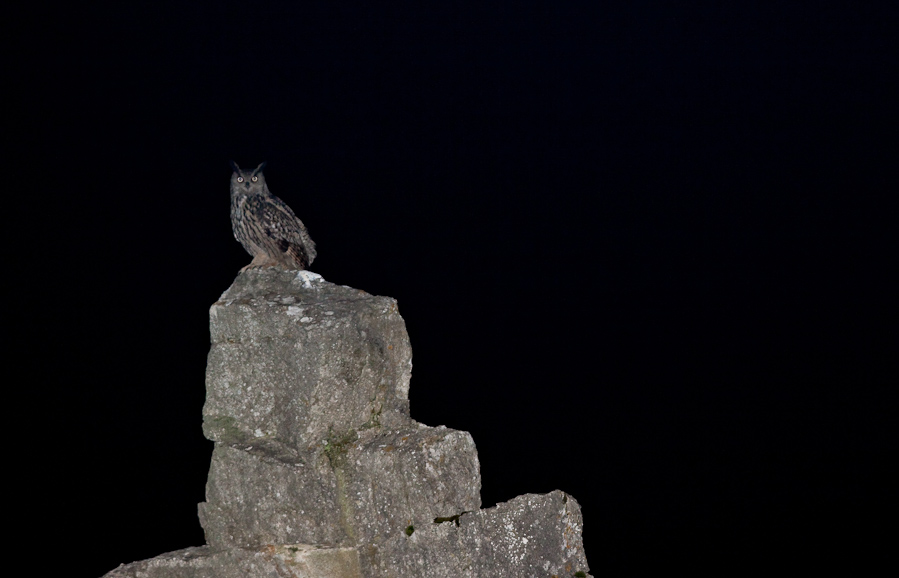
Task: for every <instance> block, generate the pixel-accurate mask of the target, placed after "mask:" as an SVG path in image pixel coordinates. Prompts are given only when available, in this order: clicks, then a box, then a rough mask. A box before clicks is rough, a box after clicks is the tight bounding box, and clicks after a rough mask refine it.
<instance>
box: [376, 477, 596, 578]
mask: <svg viewBox="0 0 899 578" xmlns="http://www.w3.org/2000/svg"><path fill="white" fill-rule="evenodd" d="M582 529H583V520H582V518H581V509H580V506H579V505H578V503H577V502H576V501H575V500H574V498H572V497H571V496H569V495H568V494H565V493H564V492H560V491H558V490H556V491H554V492H550V493H548V494H542V495H540V494H525V495H523V496H518V497H517V498H514V499H512V500H509V501H508V502H504V503H502V504H497V506H496V507H494V508H489V509H486V510H480V511H477V512H467V513H465V514H462V515H461V516H459V517H458V518H457V519H455V520H448V521H443V522H441V523H432V524H426V525H422V526H416V527H415V531H414V532H412V534H411V535H409V536H405V535H404V536H396V537H393V538H391V539H390V540H388V541H387V542H385V543H384V544H382V545H380V546H379V548H378V551H377V552H376V553H370V552H360V556H361V557H362V560H363V564H362V567H363V574H365V575H371V576H395V577H403V576H409V577H412V576H433V577H441V578H443V577H446V578H450V577H454V578H455V577H467V578H475V577H488V576H516V577H521V578H525V577H530V576H533V577H541V578H548V577H551V576H556V577H562V576H565V577H570V576H574V575H575V573H577V572H584V574H585V575H587V574H586V573H587V572H588V571H589V568H588V566H587V558H586V556H585V554H584V545H583V541H582V538H581V531H582ZM367 566H371V569H369V568H368V567H367Z"/></svg>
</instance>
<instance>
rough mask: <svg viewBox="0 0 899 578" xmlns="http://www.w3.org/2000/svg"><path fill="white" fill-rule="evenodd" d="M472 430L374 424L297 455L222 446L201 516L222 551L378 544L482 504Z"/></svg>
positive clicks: (210, 540)
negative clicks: (393, 427) (273, 546)
mask: <svg viewBox="0 0 899 578" xmlns="http://www.w3.org/2000/svg"><path fill="white" fill-rule="evenodd" d="M480 491H481V479H480V466H479V463H478V457H477V450H476V449H475V445H474V441H473V440H472V439H471V436H470V435H469V434H468V433H467V432H460V431H456V430H452V429H448V428H445V427H438V428H430V427H426V426H423V425H418V426H417V427H412V428H408V429H401V430H386V431H383V430H380V429H377V428H369V429H367V430H363V431H361V432H359V433H355V432H354V433H352V434H350V435H348V436H347V437H345V438H342V439H335V440H331V442H330V443H329V444H328V445H327V446H326V447H325V448H324V449H323V450H322V451H321V452H319V453H312V452H309V453H305V454H303V455H302V457H295V458H290V457H287V456H283V455H275V454H273V453H272V452H270V451H268V450H267V449H266V448H264V447H252V446H248V447H246V448H234V447H230V446H225V445H221V444H220V445H218V446H217V447H216V449H215V450H214V452H213V456H212V466H211V467H210V470H209V478H208V481H207V484H206V502H204V503H203V504H200V520H201V523H202V524H203V528H204V530H205V532H206V541H207V542H208V543H209V544H210V545H212V546H215V547H220V548H228V547H241V548H257V547H259V546H260V545H263V544H291V543H297V542H301V543H306V544H324V545H332V546H336V545H357V544H374V543H379V542H382V541H384V540H386V539H389V538H390V537H392V536H400V535H402V534H403V531H404V530H405V529H406V528H407V527H408V526H409V525H410V524H411V525H424V524H429V523H432V522H433V520H434V519H435V518H439V517H448V516H452V515H454V514H457V513H459V512H463V511H472V510H477V509H478V508H479V507H480V505H481V499H480Z"/></svg>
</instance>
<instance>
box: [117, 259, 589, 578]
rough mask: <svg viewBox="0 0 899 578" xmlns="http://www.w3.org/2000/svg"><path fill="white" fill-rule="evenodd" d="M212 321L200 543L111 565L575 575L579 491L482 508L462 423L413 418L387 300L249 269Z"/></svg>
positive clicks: (195, 577)
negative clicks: (209, 446) (458, 426)
mask: <svg viewBox="0 0 899 578" xmlns="http://www.w3.org/2000/svg"><path fill="white" fill-rule="evenodd" d="M210 332H211V336H212V347H211V349H210V352H209V360H208V366H207V375H206V404H205V406H204V408H203V432H204V434H205V435H206V437H207V438H209V439H210V440H212V441H214V442H216V445H215V450H214V451H213V454H212V464H211V466H210V470H209V478H208V480H207V484H206V501H205V502H203V503H201V504H200V505H199V517H200V523H201V524H202V526H203V529H204V531H205V533H206V541H207V545H206V546H202V547H196V548H187V549H185V550H179V551H176V552H170V553H168V554H163V555H161V556H157V557H156V558H152V559H150V560H144V561H141V562H135V563H132V564H128V565H123V566H120V567H119V568H117V569H115V570H113V571H111V572H109V573H108V574H106V578H124V577H133V578H201V577H202V578H206V577H213V576H215V577H222V578H230V577H231V576H235V577H237V576H241V577H257V576H258V577H262V576H285V577H297V578H299V577H305V576H310V577H311V576H316V577H329V576H333V577H335V578H343V577H351V576H352V577H359V578H363V577H364V578H375V577H388V576H389V577H400V576H434V577H447V578H449V577H454V578H455V577H472V578H474V577H481V576H484V577H486V576H501V575H502V576H546V577H550V576H557V577H562V576H584V575H586V572H587V571H588V568H587V561H586V557H585V555H584V551H583V543H582V540H581V529H582V519H581V512H580V508H579V506H578V504H577V502H576V501H575V500H574V498H572V497H571V496H568V495H567V494H565V493H563V492H560V491H555V492H551V493H549V494H545V495H534V494H528V495H524V496H519V497H518V498H515V499H513V500H510V501H509V502H506V503H503V504H498V505H497V506H496V507H494V508H489V509H486V510H481V509H480V506H481V499H480V487H481V480H480V466H479V463H478V456H477V451H476V449H475V445H474V441H473V440H472V438H471V436H470V435H469V434H468V433H467V432H462V431H457V430H453V429H449V428H446V427H443V426H440V427H428V426H425V425H423V424H420V423H417V422H415V421H414V420H412V419H411V417H410V416H409V382H410V377H411V370H412V348H411V346H410V344H409V337H408V334H407V333H406V328H405V323H404V322H403V319H402V317H400V314H399V311H398V309H397V305H396V301H395V300H393V299H390V298H387V297H376V296H372V295H369V294H367V293H365V292H363V291H359V290H357V289H352V288H350V287H346V286H338V285H334V284H332V283H327V282H325V281H324V280H323V279H322V278H321V277H320V276H319V275H316V274H315V273H311V272H308V271H281V270H274V269H268V270H251V271H247V272H244V273H241V274H240V275H239V276H238V277H237V279H236V280H235V281H234V283H233V285H232V286H231V287H230V288H229V289H228V290H227V291H226V292H225V293H224V294H223V295H222V296H221V298H220V299H219V300H218V301H217V302H216V303H215V304H214V305H213V306H212V308H211V310H210Z"/></svg>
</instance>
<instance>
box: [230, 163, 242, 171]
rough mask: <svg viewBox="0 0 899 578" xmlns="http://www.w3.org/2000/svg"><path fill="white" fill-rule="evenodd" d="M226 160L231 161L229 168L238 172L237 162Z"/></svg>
mask: <svg viewBox="0 0 899 578" xmlns="http://www.w3.org/2000/svg"><path fill="white" fill-rule="evenodd" d="M228 162H229V163H231V170H233V171H234V172H235V173H239V172H240V167H239V166H237V163H235V162H234V161H228Z"/></svg>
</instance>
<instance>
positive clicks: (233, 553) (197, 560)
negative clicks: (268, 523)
mask: <svg viewBox="0 0 899 578" xmlns="http://www.w3.org/2000/svg"><path fill="white" fill-rule="evenodd" d="M268 576H277V577H279V578H324V577H328V578H361V572H360V569H359V555H358V553H357V551H356V549H355V548H318V547H315V546H308V545H305V544H293V545H287V546H267V547H265V548H261V549H259V550H254V551H251V550H240V549H234V550H214V549H212V548H210V547H209V546H201V547H198V548H185V549H184V550H176V551H174V552H168V553H167V554H162V555H161V556H156V557H155V558H150V559H149V560H142V561H140V562H134V563H132V564H127V565H122V566H119V567H118V568H116V569H115V570H112V571H110V572H108V573H106V574H105V575H104V576H103V578H253V577H259V578H262V577H268Z"/></svg>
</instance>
